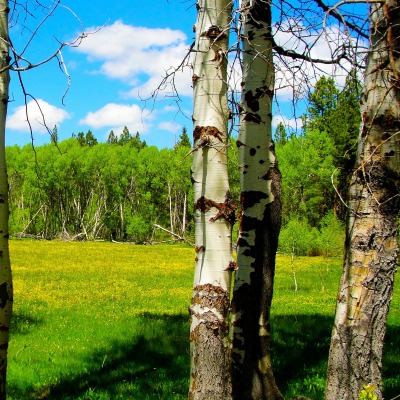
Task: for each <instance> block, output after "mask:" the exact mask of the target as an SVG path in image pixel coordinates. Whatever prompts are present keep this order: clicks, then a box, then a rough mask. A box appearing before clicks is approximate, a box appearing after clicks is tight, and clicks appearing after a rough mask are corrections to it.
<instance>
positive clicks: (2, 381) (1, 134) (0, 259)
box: [0, 0, 13, 400]
mask: <svg viewBox="0 0 400 400" xmlns="http://www.w3.org/2000/svg"><path fill="white" fill-rule="evenodd" d="M8 13H9V8H8V1H7V0H2V1H0V39H1V40H0V100H1V101H0V400H5V399H6V372H7V350H8V340H9V329H10V322H11V313H12V301H13V300H12V299H13V290H12V278H11V265H10V255H9V249H8V183H7V168H6V157H5V130H6V115H7V105H8V87H9V82H10V77H9V69H8V68H9V62H10V57H9V45H8V43H9V38H8Z"/></svg>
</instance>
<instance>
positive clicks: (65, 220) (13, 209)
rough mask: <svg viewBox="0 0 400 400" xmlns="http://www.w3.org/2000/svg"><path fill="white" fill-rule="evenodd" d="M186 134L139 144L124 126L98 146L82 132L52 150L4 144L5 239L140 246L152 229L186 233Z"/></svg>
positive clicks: (188, 226)
mask: <svg viewBox="0 0 400 400" xmlns="http://www.w3.org/2000/svg"><path fill="white" fill-rule="evenodd" d="M189 151H190V147H188V137H187V134H186V132H185V131H184V132H183V133H182V135H181V139H180V140H179V141H178V142H177V144H176V145H175V148H174V149H161V150H159V149H158V148H157V147H155V146H147V145H146V142H145V141H142V140H141V138H140V135H139V133H137V134H136V135H131V134H130V133H129V131H128V129H127V128H125V129H124V131H123V132H122V133H121V134H120V135H118V137H117V139H115V136H113V132H111V133H110V137H109V140H108V141H107V142H106V143H98V141H97V139H96V138H95V136H94V134H93V133H92V132H91V131H88V132H87V133H86V134H84V133H83V132H80V133H78V134H77V135H73V137H71V138H70V139H67V140H63V141H61V142H59V143H58V141H57V144H56V145H55V143H54V141H53V142H52V143H49V144H46V145H43V146H38V147H35V149H34V150H33V149H32V146H31V145H26V146H24V147H22V148H21V147H19V146H11V147H7V150H6V157H7V165H8V174H9V204H10V232H11V234H20V235H31V236H35V237H38V238H46V239H52V238H56V237H61V238H69V239H71V238H80V239H85V240H93V239H106V240H116V241H132V242H137V243H142V242H145V241H149V240H150V239H151V235H152V231H153V225H154V224H159V225H160V226H163V227H165V228H167V229H168V230H170V231H171V232H174V233H176V234H178V235H179V236H182V237H183V236H184V235H185V233H186V232H189V231H190V229H191V225H192V222H191V215H192V207H190V206H189V204H191V203H192V194H191V183H190V179H183V178H182V177H184V176H188V173H189V170H190V158H189V157H187V153H188V152H189Z"/></svg>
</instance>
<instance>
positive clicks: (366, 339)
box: [325, 0, 400, 400]
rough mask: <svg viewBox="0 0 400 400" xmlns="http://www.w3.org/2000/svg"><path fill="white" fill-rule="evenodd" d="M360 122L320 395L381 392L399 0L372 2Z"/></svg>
mask: <svg viewBox="0 0 400 400" xmlns="http://www.w3.org/2000/svg"><path fill="white" fill-rule="evenodd" d="M370 7H371V8H370V45H369V52H368V56H367V69H366V73H365V78H364V94H363V104H362V110H361V111H362V114H361V115H362V129H361V132H360V138H359V147H358V155H357V160H356V164H355V168H354V172H353V174H352V177H351V182H350V195H349V209H350V210H349V211H350V212H349V217H348V223H347V231H346V242H345V258H344V268H343V274H342V278H341V283H340V288H339V295H338V300H337V308H336V317H335V324H334V328H333V333H332V341H331V347H330V354H329V363H328V380H327V388H326V395H325V399H326V400H333V399H335V400H336V399H343V400H345V399H357V398H359V393H360V390H361V389H362V387H363V385H365V384H373V385H375V386H376V394H377V396H378V398H382V349H383V343H384V335H385V329H386V320H387V314H388V311H389V304H390V300H391V297H392V291H393V281H394V274H395V272H396V268H397V260H398V215H399V211H400V197H399V193H400V140H399V134H400V84H399V82H400V80H399V78H400V76H399V71H400V2H399V1H398V0H388V1H386V2H384V3H371V6H370Z"/></svg>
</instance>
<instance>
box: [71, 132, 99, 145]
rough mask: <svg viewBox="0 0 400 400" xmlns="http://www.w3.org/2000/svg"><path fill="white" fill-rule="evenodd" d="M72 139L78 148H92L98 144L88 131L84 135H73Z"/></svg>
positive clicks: (80, 133) (81, 133)
mask: <svg viewBox="0 0 400 400" xmlns="http://www.w3.org/2000/svg"><path fill="white" fill-rule="evenodd" d="M72 137H73V138H74V139H76V140H77V142H78V143H79V145H80V146H82V147H83V146H88V147H92V146H95V145H96V144H98V141H97V139H96V138H95V136H94V135H93V132H92V131H91V130H90V129H89V130H88V131H87V132H86V134H84V133H83V132H79V133H78V134H77V135H75V134H73V135H72Z"/></svg>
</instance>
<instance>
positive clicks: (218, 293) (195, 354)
mask: <svg viewBox="0 0 400 400" xmlns="http://www.w3.org/2000/svg"><path fill="white" fill-rule="evenodd" d="M197 7H198V18H197V22H196V26H195V28H196V44H195V48H194V51H195V60H194V71H193V72H194V73H193V88H194V113H193V121H194V132H193V137H194V148H193V150H192V152H193V154H194V158H193V165H192V180H193V187H194V201H195V241H196V264H195V277H194V289H193V296H192V302H191V305H190V314H191V327H190V340H191V360H192V365H191V382H190V389H189V399H207V400H210V399H213V400H218V399H221V400H222V399H223V400H226V399H229V398H230V393H231V384H230V374H229V344H228V342H229V341H228V330H229V329H228V322H227V316H228V310H229V303H230V298H229V294H230V286H231V269H232V265H233V261H232V255H231V244H232V243H231V242H232V239H231V231H232V227H231V224H232V223H233V220H234V214H235V213H234V209H233V207H232V205H231V203H230V196H229V182H228V168H227V120H228V104H227V85H226V81H227V59H226V51H227V46H228V35H229V24H230V18H231V1H230V0H213V1H211V0H201V1H199V2H198V3H197Z"/></svg>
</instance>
